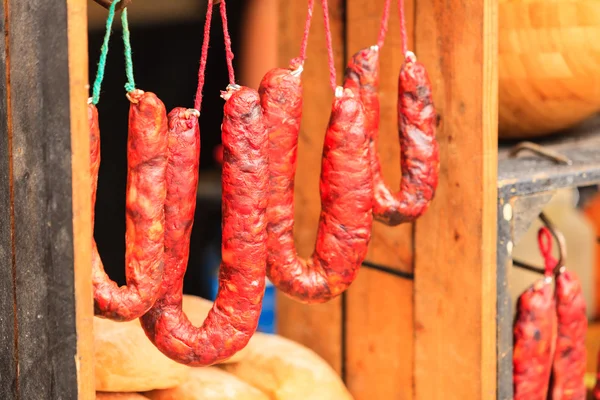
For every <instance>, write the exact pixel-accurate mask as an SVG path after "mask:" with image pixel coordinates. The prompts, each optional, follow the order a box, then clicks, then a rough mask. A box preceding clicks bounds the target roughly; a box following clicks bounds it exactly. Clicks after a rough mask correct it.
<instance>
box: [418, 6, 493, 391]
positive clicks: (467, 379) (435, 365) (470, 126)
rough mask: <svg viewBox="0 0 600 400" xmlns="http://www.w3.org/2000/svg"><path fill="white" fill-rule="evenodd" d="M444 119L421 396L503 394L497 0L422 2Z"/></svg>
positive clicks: (424, 279)
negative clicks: (499, 386) (499, 383)
mask: <svg viewBox="0 0 600 400" xmlns="http://www.w3.org/2000/svg"><path fill="white" fill-rule="evenodd" d="M415 27H416V29H415V30H416V48H415V50H416V54H417V57H418V58H419V59H420V61H422V62H423V63H424V64H425V65H426V66H427V68H428V70H429V73H430V77H431V79H432V84H433V93H434V101H435V103H436V106H437V108H438V112H439V113H440V114H441V126H440V127H439V130H438V138H439V141H440V152H441V171H440V183H439V187H438V191H437V195H436V199H435V200H434V202H433V204H432V207H431V208H430V210H429V211H428V212H427V214H426V215H425V216H424V217H423V218H422V219H420V220H419V221H418V222H417V223H416V232H415V330H416V336H415V396H416V398H418V399H428V400H435V399H447V398H448V393H449V392H450V391H451V393H452V396H451V397H452V398H455V399H470V400H477V399H492V398H495V396H496V323H495V321H496V313H495V312H496V275H495V274H496V268H495V267H496V259H495V255H496V250H495V248H496V200H497V199H496V198H497V193H496V192H497V191H496V180H497V146H498V144H497V122H498V120H497V118H498V116H497V101H498V100H497V98H498V88H497V82H498V75H497V62H496V61H497V1H494V0H484V1H469V0H422V1H419V2H417V3H416V22H415Z"/></svg>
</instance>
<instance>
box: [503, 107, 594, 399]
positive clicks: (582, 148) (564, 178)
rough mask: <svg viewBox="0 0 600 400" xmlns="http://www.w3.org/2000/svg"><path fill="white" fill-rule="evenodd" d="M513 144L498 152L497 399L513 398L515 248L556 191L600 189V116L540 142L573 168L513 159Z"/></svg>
mask: <svg viewBox="0 0 600 400" xmlns="http://www.w3.org/2000/svg"><path fill="white" fill-rule="evenodd" d="M514 144H515V143H507V144H504V145H501V146H500V147H499V151H498V153H499V154H498V238H497V343H498V347H497V355H498V358H497V372H498V396H497V399H498V400H510V399H512V398H513V382H512V378H513V368H512V344H513V319H512V309H513V305H512V301H511V297H510V293H509V288H508V271H509V269H510V268H512V249H513V247H514V245H515V244H516V243H518V242H519V240H520V239H521V237H522V235H523V234H524V233H525V232H527V230H528V229H529V227H530V226H531V224H532V222H533V221H534V220H535V219H536V218H537V217H538V215H539V214H540V212H541V211H542V210H543V208H544V206H545V205H546V204H547V203H548V202H549V201H550V200H551V199H552V197H553V195H554V193H555V191H556V190H558V189H563V188H572V187H584V186H593V185H597V184H600V116H598V117H595V118H592V119H590V120H589V121H586V122H585V123H584V124H582V125H580V126H579V127H577V128H575V129H573V130H571V131H568V132H564V134H562V135H560V136H557V137H555V138H550V139H545V140H539V141H536V144H538V145H541V146H543V148H544V149H546V150H551V151H553V152H557V153H559V154H560V155H562V156H565V157H566V158H568V159H569V161H570V164H568V165H567V164H558V163H557V162H556V161H552V160H550V159H547V158H545V157H542V156H539V155H535V154H525V152H523V153H522V154H520V155H519V156H518V157H516V158H511V157H510V149H511V148H512V147H513V146H514Z"/></svg>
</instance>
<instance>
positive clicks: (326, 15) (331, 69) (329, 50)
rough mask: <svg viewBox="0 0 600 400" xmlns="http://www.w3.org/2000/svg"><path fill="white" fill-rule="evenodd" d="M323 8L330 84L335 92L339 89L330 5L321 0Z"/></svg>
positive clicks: (325, 0)
mask: <svg viewBox="0 0 600 400" xmlns="http://www.w3.org/2000/svg"><path fill="white" fill-rule="evenodd" d="M321 7H322V8H323V19H324V22H325V38H326V40H327V58H328V62H329V84H330V85H331V89H332V90H333V91H334V92H335V89H336V87H337V84H336V82H337V77H336V71H335V58H334V56H333V43H332V42H333V40H332V39H331V26H330V25H329V5H328V4H327V0H321Z"/></svg>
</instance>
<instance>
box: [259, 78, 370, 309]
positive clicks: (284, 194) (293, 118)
mask: <svg viewBox="0 0 600 400" xmlns="http://www.w3.org/2000/svg"><path fill="white" fill-rule="evenodd" d="M339 89H341V88H339ZM259 92H260V94H261V102H262V107H263V110H264V113H265V119H266V123H267V127H268V130H269V162H270V164H269V183H270V188H269V190H270V197H269V208H268V213H267V214H268V220H269V224H268V228H267V232H268V238H269V239H268V248H269V255H268V259H267V276H268V277H269V279H270V280H271V281H272V282H273V284H274V285H275V286H276V287H277V288H279V289H280V290H282V291H283V292H284V293H286V294H287V295H288V296H290V297H292V298H294V299H295V300H298V301H300V302H303V303H323V302H326V301H329V300H331V299H332V298H334V297H336V296H338V295H340V294H341V293H343V292H344V291H345V290H346V289H347V288H348V287H349V286H350V284H351V283H352V282H353V281H354V279H355V278H356V275H357V274H358V270H359V268H360V265H361V263H362V262H363V260H364V258H365V256H366V253H367V247H368V245H369V240H370V238H371V226H372V222H373V214H372V207H373V205H372V204H373V200H372V199H373V183H372V178H371V171H370V169H369V158H368V156H369V154H368V153H369V148H368V146H369V143H368V138H367V135H366V132H365V117H364V109H363V106H362V104H361V103H360V101H358V99H356V98H354V97H353V95H352V93H351V92H350V91H343V92H341V93H339V92H338V93H337V96H336V98H335V100H334V103H333V109H332V112H331V119H330V121H329V127H328V129H327V134H326V136H325V144H324V149H323V163H322V166H321V180H320V193H321V216H320V220H319V227H318V233H317V243H316V247H315V251H314V253H313V255H312V256H311V257H310V258H309V259H308V260H304V259H301V258H300V257H299V256H298V254H297V252H296V247H295V245H294V177H295V174H296V165H297V157H296V154H297V146H298V134H299V130H300V120H301V117H302V87H301V80H300V77H299V76H297V75H296V74H294V73H292V71H291V70H289V69H274V70H272V71H270V72H269V73H268V74H267V75H266V76H265V77H264V78H263V81H262V82H261V85H260V89H259Z"/></svg>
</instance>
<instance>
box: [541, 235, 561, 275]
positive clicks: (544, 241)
mask: <svg viewBox="0 0 600 400" xmlns="http://www.w3.org/2000/svg"><path fill="white" fill-rule="evenodd" d="M538 246H539V248H540V252H541V253H542V256H543V257H544V265H545V273H544V275H546V276H554V269H555V268H556V265H557V263H558V261H557V260H556V258H554V256H552V233H550V230H549V229H548V228H546V227H545V226H544V227H542V228H541V229H540V230H539V231H538Z"/></svg>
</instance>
